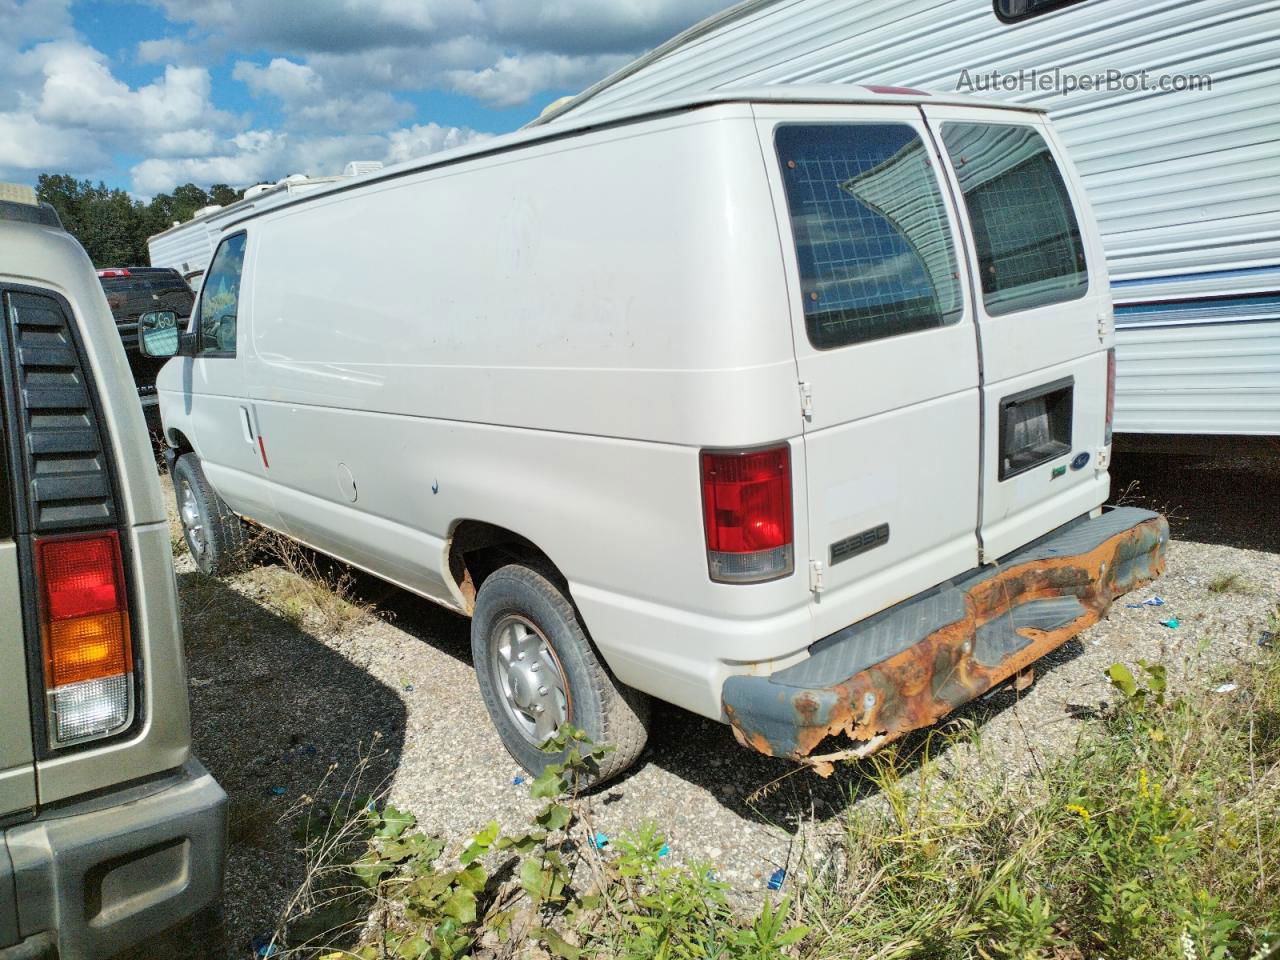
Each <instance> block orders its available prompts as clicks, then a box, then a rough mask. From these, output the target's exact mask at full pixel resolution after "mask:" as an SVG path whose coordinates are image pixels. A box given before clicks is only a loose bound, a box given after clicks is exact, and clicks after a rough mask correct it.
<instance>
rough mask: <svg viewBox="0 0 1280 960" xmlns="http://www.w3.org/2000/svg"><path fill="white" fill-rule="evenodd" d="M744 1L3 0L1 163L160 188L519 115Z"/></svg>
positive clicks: (430, 146) (443, 143) (11, 174)
mask: <svg viewBox="0 0 1280 960" xmlns="http://www.w3.org/2000/svg"><path fill="white" fill-rule="evenodd" d="M731 3H732V0H145V2H134V0H0V180H5V181H13V182H18V183H31V184H34V182H35V179H36V176H37V175H38V174H40V173H70V174H73V175H74V176H76V177H81V178H89V179H92V180H94V181H95V182H96V181H98V180H102V181H105V182H106V183H107V184H108V185H109V186H112V187H120V188H123V189H125V190H128V191H130V192H131V193H133V194H134V195H135V196H137V197H140V198H146V197H150V196H153V195H155V194H156V193H161V192H167V191H170V190H172V189H173V187H174V186H176V185H178V184H182V183H187V182H194V183H196V184H198V185H200V186H203V187H208V186H210V185H212V184H214V183H229V184H231V185H232V186H235V187H246V186H249V185H251V184H254V183H258V182H262V181H265V180H271V181H274V180H276V179H278V178H280V177H283V176H287V175H289V174H293V173H305V174H310V175H314V176H321V175H325V174H334V173H338V172H340V171H341V170H342V168H343V167H344V166H345V165H346V164H347V162H348V161H351V160H380V161H383V162H384V163H389V162H396V161H400V160H408V159H410V158H412V157H416V156H421V155H423V154H426V153H430V152H433V151H435V150H439V149H443V148H447V147H451V146H456V145H458V144H461V143H465V142H467V141H469V140H473V139H475V138H478V137H485V136H491V135H493V134H497V133H505V132H507V131H510V130H514V129H516V128H518V127H520V126H522V125H523V124H525V123H527V122H528V121H529V120H532V119H533V118H534V117H536V116H537V115H538V114H539V113H540V112H541V111H542V109H543V108H544V107H545V106H547V105H548V104H549V103H551V102H552V101H554V100H556V99H557V98H559V97H561V96H565V95H568V94H573V93H577V92H580V91H581V90H582V89H584V88H586V87H588V86H590V85H591V84H592V83H594V82H596V81H597V80H600V79H601V78H603V77H605V76H607V75H608V74H609V73H611V72H613V71H614V70H616V69H618V68H619V67H622V66H624V65H625V64H626V63H628V62H629V61H630V60H632V59H634V58H635V57H636V56H638V55H639V54H641V53H643V52H644V51H645V50H648V49H650V48H652V47H654V46H656V45H657V44H659V43H661V42H662V41H663V40H666V39H667V38H669V37H671V36H674V35H675V34H676V33H678V32H680V31H681V30H683V29H685V28H686V27H688V26H691V25H692V24H694V23H696V22H697V21H699V20H701V19H703V18H704V17H706V16H708V15H710V14H712V13H714V12H716V11H717V10H721V9H724V8H725V7H727V6H730V5H731Z"/></svg>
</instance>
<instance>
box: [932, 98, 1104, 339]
mask: <svg viewBox="0 0 1280 960" xmlns="http://www.w3.org/2000/svg"><path fill="white" fill-rule="evenodd" d="M942 141H943V143H945V144H946V147H947V153H948V154H949V155H950V157H951V165H952V166H953V167H955V171H956V178H957V179H958V180H959V181H960V191H961V193H963V194H964V204H965V208H966V209H967V210H968V211H969V220H970V222H971V224H972V225H973V242H974V246H975V247H976V248H977V252H978V272H979V274H980V275H981V277H982V300H983V303H985V304H986V307H987V313H989V314H991V315H992V316H997V315H999V314H1004V313H1013V312H1014V311H1015V310H1029V309H1031V308H1032V307H1040V306H1045V305H1047V304H1051V303H1062V302H1063V301H1066V300H1075V299H1077V298H1078V297H1082V296H1084V293H1085V290H1086V289H1088V286H1089V274H1088V271H1087V269H1086V267H1085V256H1084V242H1083V241H1082V240H1081V238H1080V225H1079V224H1078V223H1077V222H1076V215H1075V211H1074V210H1072V208H1071V197H1070V196H1069V195H1068V194H1067V186H1066V184H1065V183H1064V182H1063V180H1062V173H1061V172H1060V171H1059V170H1058V165H1057V164H1056V163H1055V162H1054V160H1053V155H1052V154H1051V153H1050V152H1049V146H1048V144H1046V143H1045V142H1044V138H1043V137H1041V136H1040V134H1039V133H1037V132H1036V131H1035V130H1034V129H1033V128H1031V127H1027V126H1017V125H1013V124H998V123H944V124H943V125H942Z"/></svg>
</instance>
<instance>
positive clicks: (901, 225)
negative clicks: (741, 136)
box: [775, 123, 963, 350]
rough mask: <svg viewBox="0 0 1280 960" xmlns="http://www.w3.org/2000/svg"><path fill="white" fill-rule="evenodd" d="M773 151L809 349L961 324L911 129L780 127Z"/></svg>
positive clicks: (946, 233) (936, 194)
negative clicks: (782, 187) (783, 190)
mask: <svg viewBox="0 0 1280 960" xmlns="http://www.w3.org/2000/svg"><path fill="white" fill-rule="evenodd" d="M775 146H776V148H777V151H778V160H779V163H780V165H781V169H782V179H783V183H784V184H785V187H786V194H787V209H788V212H789V213H790V216H791V231H792V235H793V236H794V238H795V244H796V258H797V260H798V261H799V267H800V285H801V292H802V295H803V297H804V315H805V326H806V328H807V330H808V334H809V342H810V343H812V344H813V345H814V346H815V347H817V348H818V349H820V350H826V349H831V348H834V347H843V346H848V345H850V344H855V343H864V342H866V341H869V340H879V339H881V338H883V337H893V336H898V335H899V334H904V333H913V332H916V331H919V330H928V329H930V328H934V327H941V326H944V325H946V324H949V323H954V322H955V321H957V320H959V319H960V315H961V313H962V310H963V303H962V300H961V290H960V283H959V280H958V279H957V271H956V254H955V248H954V247H953V245H952V242H951V232H950V228H949V225H948V221H947V212H946V207H945V206H944V204H943V201H942V193H941V191H940V189H939V187H938V181H937V177H936V175H935V174H934V168H933V166H931V165H930V163H929V158H928V152H927V151H926V149H925V146H924V143H923V142H921V140H920V136H919V134H917V133H916V131H915V130H914V129H913V128H912V127H910V126H908V125H907V124H905V123H843V124H784V125H782V126H779V127H778V130H777V134H776V137H775Z"/></svg>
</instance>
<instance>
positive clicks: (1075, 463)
mask: <svg viewBox="0 0 1280 960" xmlns="http://www.w3.org/2000/svg"><path fill="white" fill-rule="evenodd" d="M1088 462H1089V452H1088V451H1087V450H1086V451H1085V452H1084V453H1077V454H1076V458H1075V459H1074V460H1072V461H1071V469H1072V470H1083V469H1084V468H1085V465H1086V464H1088Z"/></svg>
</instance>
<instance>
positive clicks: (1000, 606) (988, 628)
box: [723, 507, 1169, 772]
mask: <svg viewBox="0 0 1280 960" xmlns="http://www.w3.org/2000/svg"><path fill="white" fill-rule="evenodd" d="M1168 542H1169V524H1168V521H1166V520H1165V518H1164V517H1162V516H1160V515H1159V514H1157V513H1152V512H1151V511H1149V510H1139V509H1136V508H1133V507H1120V508H1117V509H1115V510H1111V511H1108V512H1106V513H1103V514H1102V515H1101V516H1098V517H1095V518H1092V519H1090V518H1088V517H1081V518H1079V519H1077V520H1074V521H1072V522H1071V523H1068V524H1066V525H1064V526H1062V527H1059V528H1058V529H1057V530H1054V531H1053V532H1051V533H1049V534H1047V535H1046V536H1044V537H1042V538H1041V539H1039V540H1037V541H1035V542H1034V543H1031V544H1028V545H1027V546H1025V547H1023V548H1021V549H1020V550H1018V551H1016V552H1014V553H1013V554H1011V555H1009V556H1007V557H1004V558H1002V559H1001V560H1000V561H999V562H998V563H995V564H991V565H988V566H983V567H978V568H976V569H974V570H971V571H970V572H969V573H967V574H964V575H963V576H960V577H957V578H955V579H954V580H950V581H948V582H946V583H944V584H941V585H940V586H938V587H934V588H933V589H931V590H927V591H925V592H924V593H922V594H919V595H917V596H915V597H912V598H911V599H909V600H904V601H903V602H902V603H899V604H896V605H895V606H893V607H890V608H889V609H887V610H884V611H882V612H880V613H878V614H876V615H875V616H873V617H869V618H867V619H866V620H862V621H860V622H858V623H855V624H853V625H851V626H848V627H845V628H844V629H843V630H840V631H838V632H836V633H834V634H832V635H831V636H829V637H824V638H823V639H822V640H819V641H818V642H817V643H815V644H814V645H813V646H811V647H810V648H809V657H808V658H806V659H805V660H802V661H800V662H799V663H796V664H794V665H792V666H790V667H787V668H786V669H784V670H780V671H778V672H777V673H774V674H772V675H770V676H748V675H739V676H732V677H730V678H728V679H727V680H726V681H725V684H724V691H723V705H724V711H725V714H726V715H727V716H728V718H729V722H730V723H731V724H732V726H733V731H734V734H735V736H737V738H738V740H739V741H741V742H742V743H743V744H744V745H746V746H750V747H753V748H754V749H756V750H758V751H760V752H761V753H765V754H768V755H770V756H785V757H791V758H793V759H800V758H802V757H806V756H808V755H809V754H810V753H812V752H813V750H814V749H815V748H816V747H817V746H818V744H819V743H821V742H822V740H823V739H824V738H825V737H827V736H829V735H832V734H846V735H848V736H849V737H851V738H853V740H855V741H858V744H857V745H855V747H854V749H853V750H851V751H849V752H848V754H847V755H855V756H856V755H865V754H867V753H870V752H872V751H873V750H875V749H877V748H878V747H880V746H883V745H884V744H886V743H888V742H889V741H891V740H894V739H896V738H898V737H900V736H902V735H903V734H904V733H907V732H909V731H911V730H916V729H919V728H921V727H927V726H929V725H930V724H932V723H935V722H936V721H938V720H939V719H941V718H942V717H944V716H946V715H947V714H948V713H950V712H951V711H952V710H954V709H955V708H956V707H959V706H960V705H961V704H964V703H967V702H968V701H970V700H972V699H974V698H975V697H977V696H980V695H981V694H983V693H985V692H986V691H988V690H990V689H991V688H992V687H995V686H996V685H998V684H1000V683H1002V682H1004V681H1005V680H1007V679H1008V678H1009V677H1011V676H1013V675H1014V674H1016V673H1018V672H1019V671H1022V670H1024V669H1026V668H1027V667H1028V666H1029V665H1031V664H1032V663H1034V662H1035V661H1036V660H1039V659H1040V658H1041V657H1043V656H1044V655H1045V654H1047V653H1049V652H1050V651H1051V650H1054V649H1056V648H1057V647H1059V646H1061V645H1062V644H1063V643H1065V642H1066V641H1067V640H1068V639H1070V638H1071V637H1073V636H1075V635H1076V634H1077V633H1079V632H1080V631H1081V630H1083V629H1085V628H1086V627H1089V626H1091V625H1092V624H1094V623H1095V622H1097V621H1098V620H1099V619H1100V618H1101V617H1102V616H1103V614H1105V613H1106V612H1107V610H1108V608H1109V607H1110V606H1111V602H1112V601H1113V600H1114V599H1115V598H1116V597H1118V596H1120V595H1121V594H1124V593H1126V592H1128V591H1129V590H1132V589H1134V588H1135V587H1138V586H1140V585H1141V584H1143V583H1145V582H1147V581H1149V580H1153V579H1155V578H1156V577H1158V576H1159V575H1160V574H1161V573H1163V572H1164V562H1165V549H1166V546H1167V544H1168ZM819 759H820V758H819ZM819 769H820V772H828V770H829V768H826V769H824V768H823V767H822V766H821V765H820V767H819Z"/></svg>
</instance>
